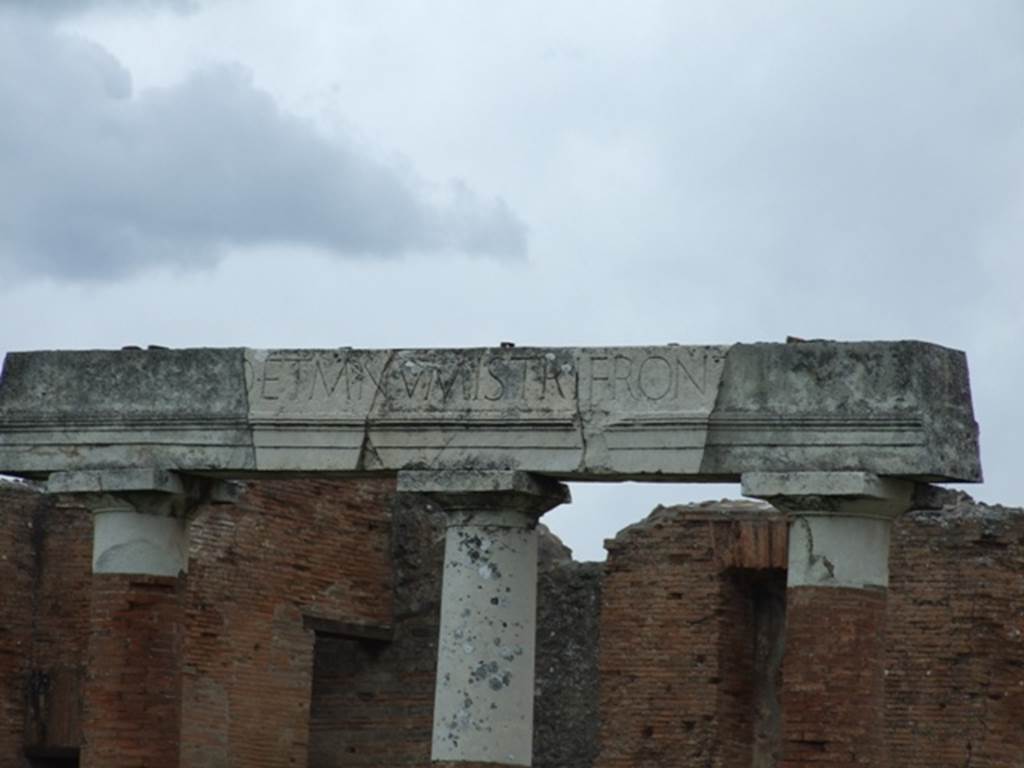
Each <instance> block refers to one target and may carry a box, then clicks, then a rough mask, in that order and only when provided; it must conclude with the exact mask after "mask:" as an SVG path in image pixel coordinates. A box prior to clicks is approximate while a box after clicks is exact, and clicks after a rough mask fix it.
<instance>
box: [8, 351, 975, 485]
mask: <svg viewBox="0 0 1024 768" xmlns="http://www.w3.org/2000/svg"><path fill="white" fill-rule="evenodd" d="M120 467H152V468H158V469H173V470H178V471H181V472H185V473H189V472H195V473H209V474H218V475H223V476H232V475H247V474H252V473H257V472H259V473H264V472H274V473H319V472H336V473H349V472H358V473H385V474H388V473H393V472H397V471H401V470H408V469H418V470H425V469H431V470H433V469H454V468H458V469H467V468H476V469H515V470H521V471H527V472H536V473H541V474H545V475H548V476H552V477H556V478H560V479H567V480H581V479H582V480H588V479H589V480H608V481H614V480H622V479H629V478H633V479H647V480H677V481H687V480H698V481H699V480H737V479H739V477H740V476H741V475H742V474H744V473H749V472H787V471H800V470H814V471H851V470H854V471H866V472H874V473H876V474H879V475H886V476H896V477H903V478H909V479H916V480H959V481H968V482H970V481H978V480H980V479H981V469H980V465H979V461H978V445H977V425H976V424H975V421H974V416H973V411H972V407H971V398H970V385H969V383H968V374H967V364H966V358H965V356H964V354H963V353H962V352H959V351H956V350H950V349H946V348H944V347H939V346H935V345H931V344H925V343H921V342H856V343H839V342H806V343H797V344H736V345H732V346H680V345H668V346H659V347H597V348H517V347H499V348H478V349H420V350H356V349H348V348H340V349H331V350H252V349H240V348H235V349H185V350H163V349H152V350H121V351H76V352H27V353H11V354H9V355H8V356H7V359H6V362H5V365H4V371H3V376H2V379H0V471H4V472H9V473H12V474H20V475H26V476H45V475H48V474H49V473H51V472H61V471H73V470H91V469H109V468H120Z"/></svg>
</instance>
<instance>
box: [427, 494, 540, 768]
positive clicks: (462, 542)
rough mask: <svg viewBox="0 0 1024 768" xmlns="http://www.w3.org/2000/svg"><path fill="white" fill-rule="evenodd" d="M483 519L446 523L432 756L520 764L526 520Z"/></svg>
mask: <svg viewBox="0 0 1024 768" xmlns="http://www.w3.org/2000/svg"><path fill="white" fill-rule="evenodd" d="M499 514H500V513H499ZM483 517H484V518H485V519H484V520H480V519H479V517H477V518H472V517H469V518H462V519H455V520H452V521H451V522H450V523H449V525H448V532H447V537H446V541H445V558H444V586H443V592H442V598H441V629H440V635H439V643H438V654H437V687H436V689H435V696H434V738H433V749H432V754H433V758H434V760H448V759H458V758H465V757H467V756H475V757H477V758H480V759H488V760H490V761H491V762H492V763H499V764H509V765H529V764H530V758H531V756H532V754H533V675H534V638H535V635H536V612H537V531H536V527H535V522H536V521H535V520H534V519H533V518H530V517H528V516H526V515H523V514H520V513H516V512H511V513H506V514H504V515H500V518H499V516H498V515H493V514H489V515H483ZM488 518H489V519H488ZM496 518H498V519H501V524H495V523H496Z"/></svg>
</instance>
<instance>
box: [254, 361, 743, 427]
mask: <svg viewBox="0 0 1024 768" xmlns="http://www.w3.org/2000/svg"><path fill="white" fill-rule="evenodd" d="M724 356H725V350H724V348H722V347H682V346H679V347H657V348H648V347H618V348H606V349H584V350H547V349H530V348H523V349H507V350H506V349H500V350H493V349H468V350H399V351H393V352H385V351H372V350H349V349H339V350H301V351H288V350H279V351H278V350H274V351H260V350H252V351H250V352H249V353H248V356H247V358H246V383H247V386H248V392H249V401H250V407H252V408H253V409H254V410H255V411H258V412H267V413H275V414H279V415H282V416H286V415H288V414H290V413H294V414H296V415H312V414H314V413H315V414H320V415H324V416H327V415H329V414H337V415H352V416H355V415H359V416H365V415H367V414H368V413H369V411H370V410H371V409H374V408H376V409H378V410H380V411H381V412H383V413H387V412H395V413H403V412H418V411H422V412H424V413H430V412H435V411H442V412H450V411H469V412H474V411H487V412H492V411H505V410H510V409H511V410H515V411H533V410H537V411H541V412H550V411H561V410H576V409H577V408H581V407H582V408H584V409H586V410H594V409H596V410H601V411H622V410H625V411H627V412H652V411H653V412H662V411H671V412H683V413H685V412H705V411H707V410H708V409H709V408H710V407H711V406H712V404H713V401H714V396H715V392H716V390H717V385H718V381H719V380H720V378H721V374H722V365H723V360H724Z"/></svg>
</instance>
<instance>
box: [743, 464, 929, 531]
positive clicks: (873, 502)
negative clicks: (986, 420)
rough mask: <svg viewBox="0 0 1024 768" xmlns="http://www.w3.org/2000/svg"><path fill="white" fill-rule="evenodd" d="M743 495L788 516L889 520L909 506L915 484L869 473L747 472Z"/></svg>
mask: <svg viewBox="0 0 1024 768" xmlns="http://www.w3.org/2000/svg"><path fill="white" fill-rule="evenodd" d="M740 482H741V488H742V493H743V495H744V496H749V497H752V498H757V499H763V500H765V501H767V502H769V503H770V504H771V505H772V506H774V507H776V508H778V509H780V510H782V511H783V512H788V513H790V514H794V515H799V516H804V515H816V516H831V515H835V516H839V517H866V518H876V519H883V520H892V519H894V518H896V517H898V516H899V515H901V514H902V513H903V512H905V511H906V510H908V509H909V508H910V506H911V503H912V500H913V496H914V489H915V483H913V482H912V481H909V480H901V479H897V478H891V477H881V476H879V475H876V474H873V473H871V472H747V473H744V474H743V476H742V478H741V481H740Z"/></svg>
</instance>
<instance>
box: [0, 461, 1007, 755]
mask: <svg viewBox="0 0 1024 768" xmlns="http://www.w3.org/2000/svg"><path fill="white" fill-rule="evenodd" d="M391 494H392V485H391V483H388V482H381V481H374V482H370V483H358V484H353V483H340V482H334V481H331V482H313V483H308V482H303V483H296V482H284V481H273V482H261V483H259V484H258V485H257V484H253V485H252V486H251V487H250V488H249V491H248V492H247V493H246V494H245V495H244V497H243V498H242V501H241V503H240V504H239V505H238V506H237V507H231V506H216V507H209V508H206V509H204V510H202V512H201V514H200V515H199V516H198V517H197V519H196V520H195V522H194V523H193V526H192V557H191V572H190V574H189V576H188V578H187V583H186V584H185V585H184V586H183V587H182V589H183V590H184V591H183V592H181V595H180V596H181V602H180V605H181V606H182V610H183V612H184V613H183V622H184V627H185V631H184V633H183V635H182V636H181V637H180V659H181V661H182V665H183V667H182V669H183V674H182V679H181V696H180V702H181V707H180V711H181V718H182V719H181V756H180V761H179V764H180V766H181V767H182V768H185V766H187V767H188V768H224V767H226V766H231V767H232V768H234V767H235V766H241V767H243V768H244V767H245V766H289V768H291V767H292V766H299V767H300V768H301V766H308V768H335V767H336V766H337V768H340V767H341V766H364V768H368V767H369V766H375V767H382V766H387V767H388V768H401V767H402V766H418V767H419V768H422V766H425V765H426V764H427V762H428V760H429V751H430V729H431V720H432V712H431V710H432V704H433V691H434V665H435V654H436V642H437V612H438V603H439V599H440V583H439V576H440V565H441V556H442V546H443V541H442V538H441V528H440V523H441V517H440V516H439V515H436V514H434V515H431V514H428V513H427V512H426V511H425V510H424V509H423V508H422V507H421V506H419V505H417V504H416V503H413V502H410V501H409V500H404V501H401V502H399V503H397V504H396V505H395V506H394V508H393V511H392V503H393V499H392V495H391ZM938 498H939V501H938V502H936V503H934V504H933V506H935V507H940V506H943V505H944V507H943V508H942V509H938V508H936V509H922V510H919V511H917V512H914V513H911V514H909V515H907V516H905V517H904V518H903V519H901V520H900V521H899V522H898V524H897V526H896V528H895V532H894V540H893V553H892V582H891V589H890V593H889V596H888V604H887V607H886V614H885V616H886V620H885V630H886V633H887V639H886V641H885V652H884V653H881V652H879V653H876V654H874V657H873V658H875V659H880V660H881V661H882V662H884V665H885V672H886V676H885V681H886V698H885V701H886V705H885V712H884V715H885V723H884V731H885V733H886V736H887V745H888V751H889V753H890V756H891V762H890V764H891V765H893V766H900V767H901V768H903V767H904V766H906V767H907V768H925V767H926V766H927V768H945V767H946V766H949V767H950V768H952V766H957V767H958V768H959V767H960V766H965V765H968V766H971V768H979V767H980V768H988V767H991V768H995V766H999V768H1006V767H1007V766H1009V767H1010V768H1017V767H1018V766H1020V767H1022V768H1024V757H1022V756H1024V512H1022V511H1021V510H1007V509H1003V508H998V507H986V506H984V505H978V504H974V503H973V502H970V501H969V500H968V499H966V498H965V497H963V496H958V495H955V494H953V495H949V494H947V495H941V496H940V497H938ZM392 526H393V532H394V536H393V537H392V536H391V533H392ZM543 542H544V546H543V548H542V552H543V553H544V554H543V555H542V558H541V559H542V569H543V570H542V573H541V577H540V594H539V597H538V603H539V606H538V607H539V616H538V653H537V693H538V699H537V702H536V713H537V722H536V727H535V765H536V766H537V768H556V766H557V768H592V766H597V768H625V766H630V767H631V768H634V767H635V766H658V767H659V768H660V767H662V766H665V767H669V766H692V765H700V766H702V768H704V767H705V766H720V767H721V768H725V767H726V766H728V767H729V768H733V766H737V767H738V768H745V767H746V766H748V765H749V766H752V768H772V767H774V766H776V765H777V764H778V763H777V757H778V752H779V739H780V734H781V732H782V728H781V726H780V716H781V713H780V709H779V690H780V659H781V644H780V638H781V637H782V634H781V627H782V622H783V621H784V620H785V618H786V615H785V606H784V605H783V602H782V601H783V597H784V589H783V585H784V578H785V576H784V566H785V561H786V552H785V549H786V547H785V529H784V525H783V523H782V521H781V518H780V517H779V516H778V515H775V514H773V513H770V512H769V513H765V512H764V511H763V510H762V508H760V507H755V506H754V505H750V504H746V503H743V502H738V503H727V504H706V505H691V506H688V507H677V508H671V509H659V510H657V511H655V513H653V514H652V515H651V516H650V517H649V518H648V519H647V520H646V521H644V522H643V523H642V524H639V525H637V526H633V527H631V528H629V529H627V530H626V531H624V532H622V533H621V534H620V535H619V536H618V537H617V538H616V539H615V540H613V541H611V542H609V543H608V546H609V551H610V555H609V560H608V562H607V563H606V564H605V565H604V566H601V565H598V564H578V563H571V562H569V561H566V560H565V555H564V553H563V552H561V551H560V550H559V548H558V546H557V545H556V544H554V543H553V542H552V540H550V539H547V538H544V539H543ZM90 551H91V520H90V518H89V516H88V514H87V513H85V512H84V511H83V510H81V509H80V508H77V507H75V505H74V503H73V502H71V501H69V500H66V499H55V500H47V499H46V498H45V497H43V496H41V495H40V494H37V493H34V492H32V491H31V490H28V489H25V488H22V487H11V486H2V485H0V583H2V584H3V585H4V599H3V601H0V612H2V614H0V766H8V765H11V766H12V767H13V768H23V766H24V765H25V763H24V761H22V759H21V757H20V756H21V755H22V754H23V753H24V748H25V746H26V745H27V744H29V745H31V744H34V745H36V746H39V747H59V746H75V745H76V744H78V743H79V739H80V738H81V735H80V733H79V730H80V727H79V724H78V723H77V722H76V717H77V716H78V711H79V706H80V701H81V691H80V690H79V689H78V686H79V685H80V683H79V680H80V677H81V669H82V666H83V664H84V659H85V655H84V654H85V653H86V646H87V639H88V638H89V636H90V627H92V629H93V632H94V634H96V633H99V634H100V636H101V640H102V642H107V640H109V639H110V638H107V639H106V640H103V639H102V631H104V630H105V629H109V628H110V624H109V623H108V622H107V621H106V620H104V621H102V622H101V621H100V620H99V617H100V616H101V615H108V616H109V615H114V616H115V617H116V616H117V615H118V612H122V614H123V612H124V611H132V610H141V609H143V608H144V607H145V606H143V605H142V604H141V603H140V602H139V597H138V593H136V595H135V596H134V597H131V599H130V600H126V596H129V597H130V595H129V594H128V592H125V591H121V592H118V590H117V589H113V588H111V589H107V590H106V591H104V590H102V589H101V590H99V592H98V593H97V596H96V597H95V598H93V596H92V595H91V593H90V587H89V585H90V584H91V583H92V576H91V574H90V567H89V556H90ZM392 561H393V563H394V573H393V574H392V570H391V563H392ZM116 579H117V577H115V581H116ZM142 581H147V580H146V579H143V580H142ZM109 584H110V585H111V586H112V585H114V584H115V582H109ZM122 586H124V585H122ZM156 587H157V585H156V584H155V582H152V583H149V585H148V587H146V588H144V589H143V590H142V592H141V594H144V595H148V596H149V597H150V599H152V600H155V601H156V602H154V603H152V604H150V605H149V606H148V607H145V609H146V610H149V611H153V612H155V613H154V615H158V614H160V613H161V612H166V611H169V610H171V606H172V604H171V603H170V602H168V603H167V604H164V603H161V602H160V601H159V600H156V597H155V596H157V595H164V596H165V597H170V594H171V591H170V590H169V589H167V590H163V591H161V590H160V589H157V588H156ZM392 590H393V592H392ZM841 591H842V590H830V591H829V592H830V598H836V594H833V593H838V592H841ZM796 592H799V590H796ZM392 594H393V595H394V603H393V606H392V602H391V601H392ZM801 600H802V598H800V597H799V595H796V594H794V595H791V596H790V606H789V617H788V621H789V622H790V637H791V642H790V646H789V648H788V649H787V652H788V653H789V654H790V656H789V657H787V661H788V659H789V658H793V657H794V655H795V657H796V658H800V656H801V655H803V656H804V657H808V656H810V655H811V654H813V658H810V661H812V662H813V663H814V664H815V665H817V667H818V669H819V673H817V674H816V675H815V676H814V679H813V680H812V679H811V678H810V677H808V678H807V680H806V681H803V682H801V680H800V672H799V670H800V668H801V667H800V664H797V663H790V664H789V665H788V668H789V674H788V680H787V683H786V686H787V687H788V690H789V696H790V699H791V700H792V701H794V702H795V701H797V700H796V699H792V696H793V695H794V694H795V693H796V692H797V691H798V690H800V689H801V686H804V685H805V684H806V686H805V689H804V690H803V691H802V693H801V695H802V696H805V699H804V701H803V703H793V704H791V705H790V707H789V710H790V717H791V722H796V718H797V716H798V715H799V712H800V709H801V708H803V709H804V711H805V712H806V713H807V714H808V717H807V723H808V727H806V728H804V729H803V730H802V731H796V732H794V731H792V729H790V731H789V732H788V734H787V735H793V734H794V733H796V734H797V735H796V736H795V738H796V739H797V740H800V741H803V742H804V743H805V745H810V748H811V750H812V753H811V757H814V752H813V750H815V749H818V746H820V745H815V744H812V742H814V741H819V742H825V741H827V742H829V743H832V744H839V743H841V742H842V740H843V739H852V738H855V737H856V735H855V734H852V733H847V732H846V731H844V726H843V718H842V717H841V716H840V715H841V712H840V709H841V707H842V706H852V704H839V705H835V706H838V707H839V708H840V709H836V708H835V707H834V706H833V705H831V704H829V705H827V706H829V707H831V708H830V709H829V710H828V711H827V712H826V713H825V715H824V716H823V714H822V711H821V709H820V708H821V707H822V706H826V705H825V704H822V701H823V700H817V703H813V702H814V701H815V699H814V697H815V696H818V697H819V699H820V697H821V695H822V694H821V690H820V688H821V686H822V685H823V683H822V678H821V675H820V669H821V668H824V667H827V668H828V669H829V671H830V672H829V678H828V679H829V681H830V684H832V683H834V684H835V685H836V686H837V689H836V690H837V691H841V690H842V686H843V685H846V684H847V683H849V681H850V680H851V679H852V677H853V676H856V675H858V674H862V673H864V672H865V670H867V669H869V668H870V665H871V664H872V663H874V662H873V661H872V658H870V657H871V656H872V654H871V653H869V652H868V651H869V649H868V648H867V646H865V645H864V643H863V642H858V643H856V644H852V645H848V646H845V647H843V648H840V645H841V643H840V642H839V641H840V640H841V639H842V638H843V637H845V636H846V635H847V634H849V633H847V632H846V631H845V630H844V622H845V623H849V622H854V623H855V622H857V621H860V620H862V619H863V616H861V614H862V613H863V612H861V611H860V608H862V607H863V606H859V604H858V605H840V604H839V602H841V601H839V602H837V600H838V598H836V599H830V600H829V601H828V604H827V605H825V606H821V605H818V606H817V607H816V608H815V609H814V610H813V611H812V610H807V608H808V606H805V605H803V603H802V602H801ZM143 602H144V601H143ZM872 610H873V609H872ZM124 615H126V614H124ZM90 616H91V617H92V624H90ZM858 616H861V618H860V619H858ZM168 617H169V614H168V615H167V616H164V618H161V619H160V620H159V621H157V622H155V623H150V624H149V625H148V626H150V627H151V629H152V631H153V634H152V636H151V637H150V638H149V639H147V640H145V642H144V643H142V644H143V645H145V647H147V648H149V647H150V645H152V649H153V652H155V653H157V655H158V656H159V654H161V653H164V651H165V650H166V651H167V652H168V653H169V652H170V651H171V650H173V645H170V644H168V643H170V642H171V640H172V638H170V637H169V636H168V635H167V634H166V632H162V631H157V629H156V627H157V625H158V624H159V625H160V627H161V629H163V628H165V627H166V625H167V621H169V618H168ZM114 620H115V622H116V618H115V619H114ZM170 623H171V624H173V621H171V622H170ZM140 625H141V626H143V627H145V626H146V622H141V623H140ZM389 628H390V629H389ZM134 631H136V632H138V631H139V630H138V629H136V630H134ZM392 632H393V641H392V642H385V641H384V640H383V639H381V638H382V637H390V636H391V635H390V633H392ZM359 634H362V635H364V637H363V638H362V639H359V638H357V637H356V635H359ZM823 635H824V636H825V637H827V638H831V640H830V642H831V645H828V646H826V647H824V649H823V646H822V645H821V643H820V638H821V637H822V636H823ZM805 636H806V639H803V640H801V639H800V638H801V637H805ZM870 636H872V635H870V633H869V637H870ZM111 637H112V636H111ZM833 641H834V642H833ZM102 642H97V641H96V640H95V637H94V647H93V653H94V655H95V654H96V653H100V652H102V653H103V654H109V658H111V659H113V658H118V657H117V654H118V653H121V654H122V655H124V654H126V653H127V650H126V649H125V648H121V649H120V650H119V649H118V648H117V647H116V646H115V647H113V648H112V649H109V650H101V649H102V648H103V646H102ZM140 642H141V641H140ZM161 643H165V645H163V646H162V645H161ZM599 650H600V655H599V653H598V651H599ZM147 652H148V651H147ZM823 653H824V654H826V655H825V656H822V654H823ZM828 654H833V655H835V658H831V657H828V656H827V655H828ZM140 658H141V659H145V658H147V657H146V656H145V654H142V655H140V654H139V653H138V649H137V648H133V649H132V653H131V654H128V655H124V663H123V664H118V665H116V666H117V668H119V669H121V672H122V674H127V675H129V677H131V676H132V675H134V676H136V677H135V679H137V680H139V681H142V680H145V678H146V675H150V674H154V675H159V674H163V673H161V672H160V670H159V667H160V665H159V664H155V663H153V659H152V658H150V660H149V661H148V662H147V665H146V667H147V668H145V669H144V668H141V667H139V666H138V664H137V663H138V662H139V660H140ZM822 659H825V661H822ZM802 660H803V661H808V659H807V658H803V659H802ZM880 663H881V662H880ZM133 665H135V666H133ZM803 668H804V669H805V670H808V669H812V668H813V667H811V666H808V665H807V664H804V665H803ZM110 669H111V665H107V667H106V671H104V666H103V665H102V664H94V665H93V670H92V672H91V674H92V675H93V676H95V675H96V674H99V673H102V674H108V673H109V672H110ZM785 671H786V670H781V672H782V673H785ZM844 680H845V681H846V682H845V683H844ZM165 682H166V684H160V685H157V684H155V683H150V684H149V685H147V686H146V687H147V689H149V688H153V689H156V690H165V691H172V690H173V687H174V683H173V681H165ZM95 684H96V680H95V677H93V678H92V679H91V680H90V685H95ZM814 686H818V687H819V688H818V689H815V688H814ZM97 700H98V701H101V700H102V697H101V698H100V699H97ZM139 701H141V699H140V700H139ZM107 703H108V704H111V705H112V704H113V702H107ZM144 705H145V706H151V707H157V708H159V707H170V706H171V705H170V699H166V700H160V699H159V698H155V699H154V698H150V697H149V695H148V694H147V696H146V698H145V703H144ZM598 707H599V708H600V709H599V710H598ZM816 709H817V710H818V711H815V710H816ZM165 711H167V712H170V714H168V715H167V718H168V721H170V720H171V719H173V717H175V715H174V710H173V709H166V710H165ZM98 712H99V710H94V711H93V712H92V713H90V714H89V717H88V719H87V728H86V730H87V738H89V739H90V744H91V745H92V746H94V747H98V745H99V744H100V743H101V741H102V739H107V738H112V739H114V740H115V741H116V738H117V733H116V727H115V723H116V720H115V719H114V718H111V717H108V716H106V715H105V716H104V717H103V718H99V717H98V716H97V713H98ZM837 713H839V714H837ZM811 714H814V715H815V721H814V724H813V726H812V725H811V723H812V718H811V717H810V715H811ZM848 719H849V718H848ZM101 721H102V722H101ZM822 723H824V725H823V726H822V725H821V724H822ZM813 728H817V729H818V731H816V732H812V730H813ZM104 729H107V731H106V732H104ZM89 733H91V734H92V736H91V737H90V736H89ZM104 733H106V735H103V734H104ZM111 734H112V736H111ZM109 743H114V742H113V741H111V742H109ZM598 749H600V755H596V752H597V751H598ZM794 754H795V753H793V752H792V749H791V750H790V758H792V757H793V755H794ZM819 755H820V750H819ZM87 759H92V760H93V764H97V763H96V760H95V759H94V758H91V757H89V756H88V755H87ZM111 759H113V758H111ZM160 759H162V758H160ZM168 759H173V757H172V758H168ZM879 759H881V758H879ZM42 764H43V763H37V765H42ZM99 764H102V763H99ZM116 764H117V763H116V762H109V763H107V765H116ZM812 764H813V762H812Z"/></svg>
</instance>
